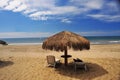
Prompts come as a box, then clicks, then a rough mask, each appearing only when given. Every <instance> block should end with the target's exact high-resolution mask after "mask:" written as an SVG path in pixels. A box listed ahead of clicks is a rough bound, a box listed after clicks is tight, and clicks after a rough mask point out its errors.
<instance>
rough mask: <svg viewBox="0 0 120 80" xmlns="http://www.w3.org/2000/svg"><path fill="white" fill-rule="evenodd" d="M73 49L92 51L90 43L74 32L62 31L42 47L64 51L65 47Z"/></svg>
mask: <svg viewBox="0 0 120 80" xmlns="http://www.w3.org/2000/svg"><path fill="white" fill-rule="evenodd" d="M66 46H67V48H73V49H74V50H83V49H90V42H89V41H88V40H87V39H86V38H84V37H82V36H80V35H78V34H75V33H73V32H69V31H62V32H60V33H57V34H55V35H53V36H51V37H49V38H47V39H46V40H45V41H44V42H43V45H42V48H43V49H49V50H55V51H64V50H65V47H66Z"/></svg>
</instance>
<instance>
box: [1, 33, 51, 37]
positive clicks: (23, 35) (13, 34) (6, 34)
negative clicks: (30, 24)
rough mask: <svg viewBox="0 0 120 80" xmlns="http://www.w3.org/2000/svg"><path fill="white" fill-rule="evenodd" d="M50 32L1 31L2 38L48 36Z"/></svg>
mask: <svg viewBox="0 0 120 80" xmlns="http://www.w3.org/2000/svg"><path fill="white" fill-rule="evenodd" d="M51 34H52V33H49V32H6V33H0V38H24V37H48V36H50V35H51Z"/></svg>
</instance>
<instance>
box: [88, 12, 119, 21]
mask: <svg viewBox="0 0 120 80" xmlns="http://www.w3.org/2000/svg"><path fill="white" fill-rule="evenodd" d="M88 16H90V17H93V18H95V19H99V20H102V21H108V22H113V21H114V22H119V21H120V15H104V14H92V15H88Z"/></svg>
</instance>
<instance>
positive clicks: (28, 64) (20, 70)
mask: <svg viewBox="0 0 120 80" xmlns="http://www.w3.org/2000/svg"><path fill="white" fill-rule="evenodd" d="M68 52H69V54H71V55H72V57H71V58H69V59H68V60H69V63H72V62H73V58H80V59H82V60H83V61H84V62H86V64H87V66H88V69H89V70H88V71H84V70H82V69H80V70H77V72H74V67H73V65H72V64H69V65H70V66H68V68H66V67H64V66H63V65H62V66H60V67H59V68H56V69H55V68H50V67H47V66H46V65H47V63H46V56H47V55H54V56H55V57H56V58H59V59H61V62H62V63H63V61H64V60H63V59H62V58H61V57H60V56H61V55H63V54H64V53H63V52H55V51H49V50H47V51H46V50H43V49H42V48H41V46H40V45H8V46H0V60H1V61H0V80H120V44H111V45H91V49H90V50H89V51H87V50H83V51H73V50H69V51H68Z"/></svg>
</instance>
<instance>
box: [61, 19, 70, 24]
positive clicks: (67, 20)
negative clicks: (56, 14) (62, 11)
mask: <svg viewBox="0 0 120 80" xmlns="http://www.w3.org/2000/svg"><path fill="white" fill-rule="evenodd" d="M61 22H64V23H71V22H72V21H70V20H69V19H62V20H61Z"/></svg>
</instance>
